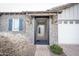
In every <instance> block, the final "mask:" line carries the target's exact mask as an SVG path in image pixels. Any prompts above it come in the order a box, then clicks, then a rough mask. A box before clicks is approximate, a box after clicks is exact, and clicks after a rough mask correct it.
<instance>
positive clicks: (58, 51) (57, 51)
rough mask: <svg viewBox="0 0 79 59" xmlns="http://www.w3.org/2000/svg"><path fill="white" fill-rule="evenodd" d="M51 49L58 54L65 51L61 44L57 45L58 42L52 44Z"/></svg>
mask: <svg viewBox="0 0 79 59" xmlns="http://www.w3.org/2000/svg"><path fill="white" fill-rule="evenodd" d="M50 50H51V51H52V52H53V53H55V54H58V55H60V54H62V53H63V49H62V48H61V47H60V46H59V45H57V44H53V45H51V46H50Z"/></svg>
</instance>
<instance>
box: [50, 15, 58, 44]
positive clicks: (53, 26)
mask: <svg viewBox="0 0 79 59" xmlns="http://www.w3.org/2000/svg"><path fill="white" fill-rule="evenodd" d="M49 23H50V26H49V27H50V28H49V31H50V34H49V37H50V41H49V42H50V45H52V44H57V43H58V24H57V15H55V16H53V17H51V18H50V19H49Z"/></svg>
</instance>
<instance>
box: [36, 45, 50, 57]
mask: <svg viewBox="0 0 79 59" xmlns="http://www.w3.org/2000/svg"><path fill="white" fill-rule="evenodd" d="M35 56H51V54H50V50H49V46H48V45H36V52H35Z"/></svg>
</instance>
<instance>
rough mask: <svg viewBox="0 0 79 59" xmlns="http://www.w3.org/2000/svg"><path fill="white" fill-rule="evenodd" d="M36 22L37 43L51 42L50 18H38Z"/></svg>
mask: <svg viewBox="0 0 79 59" xmlns="http://www.w3.org/2000/svg"><path fill="white" fill-rule="evenodd" d="M35 22H36V23H35V44H41V45H46V44H49V38H48V36H49V35H48V34H49V30H48V18H36V21H35Z"/></svg>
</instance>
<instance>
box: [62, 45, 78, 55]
mask: <svg viewBox="0 0 79 59" xmlns="http://www.w3.org/2000/svg"><path fill="white" fill-rule="evenodd" d="M61 47H62V48H63V50H64V53H65V54H66V55H67V56H79V45H61Z"/></svg>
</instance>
